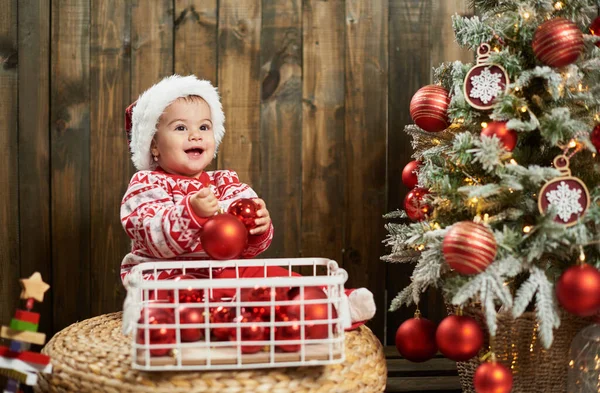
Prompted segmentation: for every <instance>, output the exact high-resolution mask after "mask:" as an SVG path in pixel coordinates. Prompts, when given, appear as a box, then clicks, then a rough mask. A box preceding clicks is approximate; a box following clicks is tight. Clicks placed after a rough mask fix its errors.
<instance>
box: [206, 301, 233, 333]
mask: <svg viewBox="0 0 600 393" xmlns="http://www.w3.org/2000/svg"><path fill="white" fill-rule="evenodd" d="M234 319H235V310H233V309H231V308H229V307H223V306H219V307H216V308H213V309H211V311H210V323H211V325H214V324H216V323H231V322H233V320H234ZM234 330H235V328H233V327H224V326H218V327H216V326H211V328H210V332H211V333H212V335H213V337H214V338H215V340H217V341H226V340H229V338H230V337H231V334H232V332H233V331H234Z"/></svg>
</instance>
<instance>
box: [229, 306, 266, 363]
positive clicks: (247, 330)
mask: <svg viewBox="0 0 600 393" xmlns="http://www.w3.org/2000/svg"><path fill="white" fill-rule="evenodd" d="M238 319H239V321H240V323H242V327H241V328H240V332H239V333H240V339H239V341H240V342H241V343H242V346H241V351H242V353H256V352H258V351H260V350H261V349H262V348H263V346H262V345H246V344H245V343H247V342H248V341H264V340H266V339H267V337H266V334H265V327H264V326H261V325H260V323H261V322H262V320H261V319H260V317H258V316H256V315H253V314H252V313H249V312H245V313H243V314H242V315H241V316H240V317H238ZM237 339H238V332H237V329H236V328H233V330H232V332H231V336H230V340H232V341H237Z"/></svg>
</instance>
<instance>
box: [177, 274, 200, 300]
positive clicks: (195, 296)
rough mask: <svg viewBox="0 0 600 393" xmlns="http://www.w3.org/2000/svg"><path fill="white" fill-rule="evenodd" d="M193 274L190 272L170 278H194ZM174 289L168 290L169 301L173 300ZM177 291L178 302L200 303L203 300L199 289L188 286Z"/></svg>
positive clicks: (179, 279) (178, 279)
mask: <svg viewBox="0 0 600 393" xmlns="http://www.w3.org/2000/svg"><path fill="white" fill-rule="evenodd" d="M194 279H196V277H195V276H192V275H190V274H180V275H177V276H173V277H171V278H170V280H173V281H182V280H194ZM174 292H175V291H169V301H171V302H173V301H174V299H175V294H174ZM178 292H179V303H201V302H202V301H203V300H204V292H203V291H202V290H201V289H196V288H193V287H192V286H189V287H187V288H182V289H179V290H178Z"/></svg>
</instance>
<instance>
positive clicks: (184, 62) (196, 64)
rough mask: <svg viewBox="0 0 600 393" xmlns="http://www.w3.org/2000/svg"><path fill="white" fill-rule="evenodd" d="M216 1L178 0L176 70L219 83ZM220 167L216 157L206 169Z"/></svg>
mask: <svg viewBox="0 0 600 393" xmlns="http://www.w3.org/2000/svg"><path fill="white" fill-rule="evenodd" d="M217 13H218V7H217V0H208V1H206V0H175V25H174V26H175V48H174V59H175V73H176V74H180V75H190V74H194V75H196V76H197V77H198V78H200V79H206V80H209V81H211V83H212V84H213V85H214V86H216V85H217V64H218V57H217V55H218V47H217V22H218V21H217ZM216 168H217V160H213V161H212V163H211V164H210V165H209V166H208V167H207V168H206V170H207V171H212V170H215V169H216Z"/></svg>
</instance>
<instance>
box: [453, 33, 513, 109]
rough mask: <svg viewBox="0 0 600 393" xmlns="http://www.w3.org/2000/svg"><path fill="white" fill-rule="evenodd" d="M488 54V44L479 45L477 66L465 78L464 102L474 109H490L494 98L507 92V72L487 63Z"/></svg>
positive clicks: (500, 67) (496, 65)
mask: <svg viewBox="0 0 600 393" xmlns="http://www.w3.org/2000/svg"><path fill="white" fill-rule="evenodd" d="M490 52H491V47H490V45H489V44H481V45H480V46H479V49H478V50H477V65H475V66H474V67H473V68H471V69H470V70H469V72H468V73H467V76H466V77H465V83H464V86H463V89H464V93H465V100H466V101H467V102H468V103H469V105H471V106H472V107H473V108H475V109H482V110H486V109H491V108H492V106H494V100H495V99H496V97H498V96H499V95H500V94H501V93H504V92H506V90H508V84H509V79H508V72H506V70H505V69H504V67H502V66H500V65H498V64H491V63H490V62H489V58H490Z"/></svg>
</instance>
